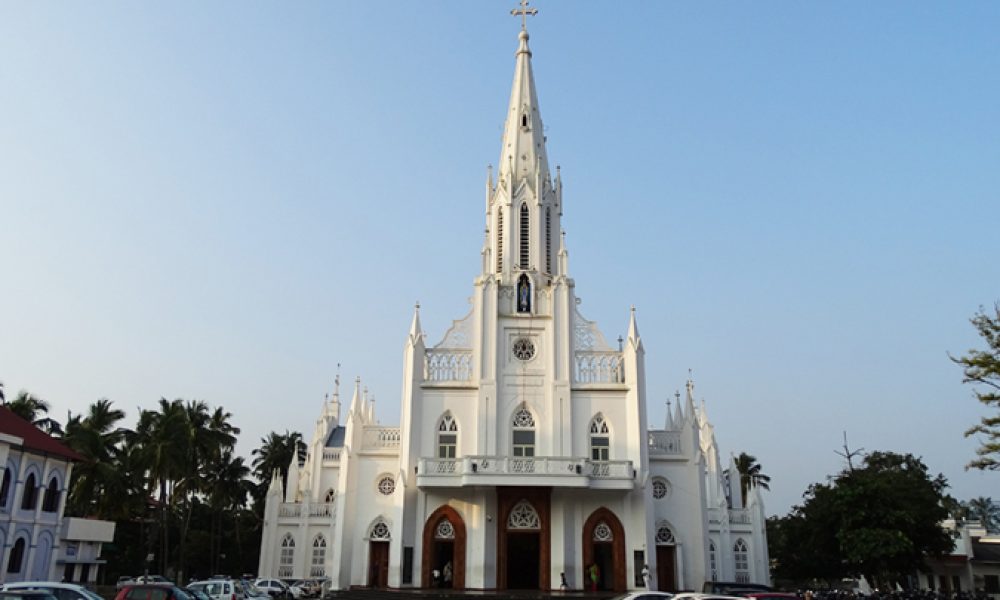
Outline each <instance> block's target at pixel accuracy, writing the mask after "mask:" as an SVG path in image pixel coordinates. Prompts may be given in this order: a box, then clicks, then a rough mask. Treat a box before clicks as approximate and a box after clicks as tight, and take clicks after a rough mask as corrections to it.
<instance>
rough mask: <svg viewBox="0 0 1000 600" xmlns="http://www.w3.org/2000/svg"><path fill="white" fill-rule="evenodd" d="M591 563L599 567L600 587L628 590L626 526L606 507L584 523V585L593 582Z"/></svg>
mask: <svg viewBox="0 0 1000 600" xmlns="http://www.w3.org/2000/svg"><path fill="white" fill-rule="evenodd" d="M592 564H596V565H597V569H598V575H599V576H598V581H597V589H598V590H613V591H616V592H624V591H625V589H626V583H625V581H626V577H625V529H624V528H623V527H622V524H621V521H619V520H618V517H616V516H615V513H613V512H611V511H610V510H608V509H607V508H604V507H603V506H602V507H601V508H598V509H597V510H595V511H594V512H593V513H592V514H591V515H590V517H589V518H587V521H586V522H585V523H584V524H583V573H584V576H583V577H584V584H585V587H588V586H589V583H590V577H589V573H588V571H587V569H589V567H590V565H592Z"/></svg>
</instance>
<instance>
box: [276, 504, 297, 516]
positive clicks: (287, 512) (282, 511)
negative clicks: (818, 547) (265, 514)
mask: <svg viewBox="0 0 1000 600" xmlns="http://www.w3.org/2000/svg"><path fill="white" fill-rule="evenodd" d="M301 515H302V505H301V504H299V503H298V502H283V503H282V504H281V506H280V507H278V516H280V517H298V516H301Z"/></svg>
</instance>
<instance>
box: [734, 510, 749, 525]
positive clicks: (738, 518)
mask: <svg viewBox="0 0 1000 600" xmlns="http://www.w3.org/2000/svg"><path fill="white" fill-rule="evenodd" d="M729 522H730V523H733V524H735V525H749V524H750V511H749V510H747V509H745V508H731V509H729Z"/></svg>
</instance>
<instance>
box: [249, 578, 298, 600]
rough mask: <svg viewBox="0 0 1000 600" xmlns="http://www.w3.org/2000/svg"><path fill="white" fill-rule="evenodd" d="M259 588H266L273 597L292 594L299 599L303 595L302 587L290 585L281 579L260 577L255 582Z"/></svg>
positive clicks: (283, 596) (284, 596)
mask: <svg viewBox="0 0 1000 600" xmlns="http://www.w3.org/2000/svg"><path fill="white" fill-rule="evenodd" d="M254 585H256V586H257V587H258V588H260V589H262V590H264V591H265V592H267V593H268V594H270V595H271V597H273V598H287V597H289V596H291V597H292V598H295V599H296V600H298V598H301V597H302V588H299V587H296V586H289V585H288V584H287V583H285V582H284V581H282V580H280V579H258V580H257V581H255V582H254Z"/></svg>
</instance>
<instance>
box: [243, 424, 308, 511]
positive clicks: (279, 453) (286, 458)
mask: <svg viewBox="0 0 1000 600" xmlns="http://www.w3.org/2000/svg"><path fill="white" fill-rule="evenodd" d="M305 453H306V444H305V442H303V441H302V434H301V433H299V432H297V431H295V432H289V431H288V430H287V429H286V430H285V433H284V434H281V433H277V432H275V431H272V432H271V433H269V434H267V437H264V438H261V440H260V448H257V449H255V450H253V452H252V454H253V456H254V459H253V462H252V463H251V464H252V465H253V474H254V477H256V478H257V481H258V483H259V485H258V486H257V490H256V492H257V493H256V494H255V496H254V501H255V502H257V503H258V504H260V506H261V507H262V506H263V503H262V502H263V499H264V494H265V493H266V492H267V487H268V485H269V484H270V482H271V475H272V473H274V471H275V470H277V471H279V472H280V473H281V484H282V487H287V485H288V465H289V464H291V462H292V457H293V456H295V457H297V458H299V459H300V460H301V458H302V456H304V455H305Z"/></svg>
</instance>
